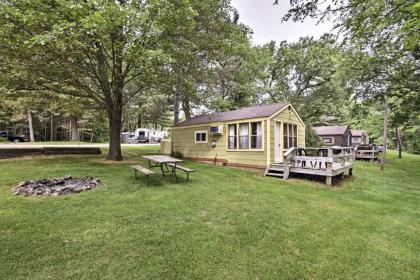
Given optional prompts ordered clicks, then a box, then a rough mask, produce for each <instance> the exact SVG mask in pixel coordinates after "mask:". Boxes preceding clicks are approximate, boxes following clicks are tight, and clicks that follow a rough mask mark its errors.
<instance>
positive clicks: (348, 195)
mask: <svg viewBox="0 0 420 280" xmlns="http://www.w3.org/2000/svg"><path fill="white" fill-rule="evenodd" d="M153 149H155V147H142V148H134V147H131V148H125V149H124V153H125V162H123V163H118V164H108V163H105V162H104V161H103V160H102V158H103V156H101V157H99V156H83V157H80V156H79V157H76V156H68V157H56V158H54V157H42V158H33V159H31V158H29V159H28V158H26V159H23V158H22V159H14V160H1V161H0V279H157V278H165V279H203V278H207V279H420V256H419V251H420V156H414V155H408V154H404V155H403V157H404V158H403V159H402V160H399V159H397V158H396V156H395V154H391V155H390V158H389V161H390V163H389V164H388V165H387V166H386V170H385V171H384V172H381V171H379V168H378V166H377V165H376V164H370V163H360V162H357V163H356V167H355V169H354V177H353V178H352V179H346V181H345V182H344V183H343V184H341V185H340V186H339V187H338V188H335V189H333V188H328V187H326V186H324V185H322V184H319V183H316V182H313V181H308V180H301V179H290V180H288V181H287V182H283V181H281V180H279V179H277V178H268V177H262V176H261V175H259V174H255V173H250V172H246V171H239V170H234V169H230V168H224V167H214V166H209V165H204V164H199V163H193V162H186V163H185V165H186V166H188V167H191V168H193V169H195V170H196V171H197V172H196V173H194V174H192V176H191V181H190V182H188V183H187V182H185V179H184V180H183V181H182V182H181V183H178V184H177V183H176V182H175V181H174V180H173V179H171V180H167V181H166V182H164V183H162V184H160V183H159V180H158V178H157V177H156V178H153V179H152V180H151V181H152V184H151V186H148V187H147V186H145V180H144V179H143V178H138V179H137V180H136V179H135V178H134V176H133V172H132V171H131V170H130V168H129V167H128V166H129V165H130V164H131V163H132V162H135V161H138V160H140V155H141V154H144V153H156V152H157V151H155V150H153ZM66 174H72V175H73V176H85V175H94V176H98V177H100V178H101V179H102V180H103V182H104V186H103V187H102V188H98V189H95V190H92V191H89V192H85V193H81V194H76V195H71V196H66V197H41V198H40V197H35V198H33V197H15V196H12V195H11V192H10V188H11V187H12V186H14V185H15V184H17V183H18V182H19V181H22V180H26V179H36V178H43V177H50V178H53V177H61V176H63V175H66ZM181 176H183V174H182V175H181ZM184 178H185V176H184Z"/></svg>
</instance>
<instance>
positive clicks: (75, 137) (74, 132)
mask: <svg viewBox="0 0 420 280" xmlns="http://www.w3.org/2000/svg"><path fill="white" fill-rule="evenodd" d="M70 141H79V130H78V124H77V116H70Z"/></svg>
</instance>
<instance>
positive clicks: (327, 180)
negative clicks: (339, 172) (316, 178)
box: [325, 176, 332, 186]
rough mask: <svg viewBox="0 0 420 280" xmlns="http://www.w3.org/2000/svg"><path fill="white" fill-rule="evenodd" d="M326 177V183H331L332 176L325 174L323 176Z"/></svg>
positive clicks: (328, 184)
mask: <svg viewBox="0 0 420 280" xmlns="http://www.w3.org/2000/svg"><path fill="white" fill-rule="evenodd" d="M325 178H326V182H325V183H326V184H327V186H331V183H332V177H331V176H327V177H325Z"/></svg>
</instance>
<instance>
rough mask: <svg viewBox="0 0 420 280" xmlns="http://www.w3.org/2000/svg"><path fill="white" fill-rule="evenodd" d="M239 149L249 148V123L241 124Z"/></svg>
mask: <svg viewBox="0 0 420 280" xmlns="http://www.w3.org/2000/svg"><path fill="white" fill-rule="evenodd" d="M239 149H249V123H240V124H239Z"/></svg>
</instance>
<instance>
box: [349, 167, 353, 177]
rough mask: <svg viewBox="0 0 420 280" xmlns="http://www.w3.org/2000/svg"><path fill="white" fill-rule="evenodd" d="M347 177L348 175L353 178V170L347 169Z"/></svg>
mask: <svg viewBox="0 0 420 280" xmlns="http://www.w3.org/2000/svg"><path fill="white" fill-rule="evenodd" d="M349 175H350V176H353V168H350V169H349Z"/></svg>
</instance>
